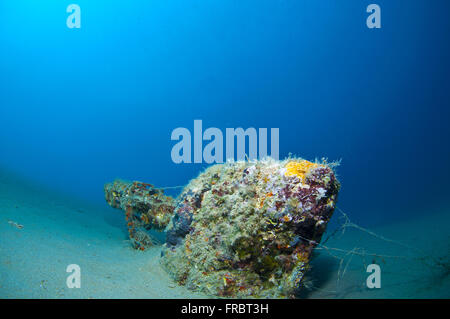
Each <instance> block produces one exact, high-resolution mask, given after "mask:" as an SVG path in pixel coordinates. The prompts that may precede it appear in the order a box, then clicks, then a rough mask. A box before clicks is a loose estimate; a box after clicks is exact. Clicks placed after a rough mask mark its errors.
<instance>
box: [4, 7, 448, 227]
mask: <svg viewBox="0 0 450 319" xmlns="http://www.w3.org/2000/svg"><path fill="white" fill-rule="evenodd" d="M372 2H376V3H378V4H379V5H380V6H381V10H382V28H381V29H379V30H370V29H368V28H367V27H366V17H367V16H368V13H366V7H367V5H368V4H370V3H372ZM70 3H71V2H67V1H23V0H2V1H0V167H2V168H6V169H8V170H11V171H14V172H17V173H19V174H22V175H24V176H26V177H29V178H31V179H32V180H34V181H37V182H39V183H42V184H44V185H47V186H50V187H52V188H53V189H55V190H59V191H63V192H67V193H69V194H73V195H74V196H77V197H80V198H84V199H88V200H91V201H94V202H98V203H99V204H103V184H104V183H106V182H109V181H112V180H113V179H114V178H116V177H121V178H125V179H130V180H134V179H137V180H142V181H146V182H151V183H154V184H155V185H157V186H175V185H183V184H186V183H187V182H188V180H189V179H191V178H193V177H195V176H196V175H197V174H198V173H199V171H200V170H201V169H202V168H204V167H205V166H206V165H205V164H180V165H177V164H174V163H173V162H172V160H171V157H170V151H171V148H172V147H173V145H174V144H175V142H173V141H171V140H170V134H171V132H172V130H173V129H175V128H176V127H186V128H188V129H191V130H193V120H194V119H201V120H203V126H204V128H207V127H218V128H221V129H223V130H225V128H227V127H244V128H247V127H255V128H260V127H267V128H271V127H278V128H280V157H281V158H284V157H285V156H287V155H288V154H289V153H293V154H296V155H298V156H301V157H304V158H306V159H309V160H313V159H314V158H315V157H319V158H320V157H328V158H329V159H330V160H337V159H342V165H341V167H340V168H339V170H338V173H339V176H340V180H341V182H342V191H341V196H340V200H339V206H340V207H341V208H342V209H344V210H345V211H347V212H348V213H349V214H350V215H351V216H352V218H353V220H355V221H357V222H363V223H364V224H366V225H368V224H376V223H384V222H390V221H394V220H398V219H403V218H410V217H412V216H414V215H417V214H421V215H423V214H426V213H428V212H430V211H433V210H436V209H441V208H442V209H443V208H444V207H448V206H447V205H448V201H449V196H448V194H449V191H450V186H449V180H450V165H449V163H450V149H449V145H450V143H449V142H450V127H449V125H448V121H449V118H450V116H449V115H450V114H449V113H450V111H449V97H450V85H449V70H450V67H449V58H448V57H449V56H450V47H449V30H450V20H449V19H448V14H449V12H450V11H449V10H450V2H448V1H437V0H432V1H425V0H421V1H416V0H409V1H397V0H396V1H392V0H390V1H380V0H376V1H361V0H348V1H336V0H335V1H329V0H320V1H293V0H284V1H282V0H270V1H269V0H258V1H255V0H253V1H249V0H239V1H238V0H231V1H204V0H196V1H186V0H177V1H175V0H164V1H162V0H158V1H155V0H152V1H95V2H94V1H83V0H79V1H76V2H75V3H77V4H79V5H80V7H81V17H82V22H81V24H82V27H81V29H79V30H76V29H68V28H67V26H66V18H67V16H68V13H66V7H67V6H68V5H69V4H70ZM105 205H106V204H105Z"/></svg>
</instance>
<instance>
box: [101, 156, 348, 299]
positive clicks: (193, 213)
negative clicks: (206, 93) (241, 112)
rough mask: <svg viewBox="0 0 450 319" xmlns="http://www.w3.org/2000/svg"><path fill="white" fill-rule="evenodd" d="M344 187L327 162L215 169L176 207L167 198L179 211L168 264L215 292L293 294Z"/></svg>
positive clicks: (169, 231)
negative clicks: (339, 192) (340, 189)
mask: <svg viewBox="0 0 450 319" xmlns="http://www.w3.org/2000/svg"><path fill="white" fill-rule="evenodd" d="M339 187H340V185H339V182H338V181H337V179H336V176H335V174H334V171H333V165H330V164H328V163H326V162H321V163H319V162H317V163H312V162H308V161H305V160H302V159H297V158H289V159H287V160H284V161H276V160H272V159H265V160H260V161H253V162H230V163H226V164H219V165H214V166H211V167H209V168H208V169H207V170H206V171H204V172H203V173H201V174H200V175H199V176H198V177H197V178H195V179H193V180H192V181H191V182H190V183H189V184H188V185H187V186H186V187H185V188H184V190H183V192H182V193H181V194H180V196H179V197H178V198H177V199H176V200H175V204H173V202H172V200H171V199H170V198H167V200H168V202H169V203H170V205H167V207H172V208H173V213H172V215H171V216H172V217H171V221H170V223H169V224H168V226H167V228H166V235H167V240H166V243H165V244H164V247H163V254H162V255H163V258H162V263H163V265H164V266H165V268H166V270H167V271H168V272H169V273H170V274H171V275H172V276H173V278H174V279H175V280H176V281H177V282H178V283H179V284H182V285H186V286H187V287H188V288H191V289H196V290H201V291H203V292H205V293H207V294H210V295H216V296H222V297H271V298H286V297H293V296H295V294H296V292H297V289H298V288H300V287H301V283H302V279H303V277H304V275H305V272H306V271H307V270H308V263H309V260H310V257H311V253H312V251H313V249H314V247H315V246H316V245H317V244H318V243H319V242H320V240H321V237H322V234H323V233H324V231H325V229H326V226H327V223H328V221H329V220H330V218H331V215H332V213H333V210H334V208H335V204H336V199H337V194H338V191H339ZM152 191H156V189H154V188H152ZM108 202H109V203H110V204H111V203H112V206H113V207H114V201H111V200H109V201H108ZM130 205H131V206H133V207H136V205H133V204H132V203H130V202H129V201H128V202H126V204H125V205H124V204H121V205H119V206H120V207H121V208H122V209H124V207H125V208H126V207H129V206H130ZM116 207H117V205H116ZM152 207H153V206H152ZM125 210H126V209H125ZM133 211H134V210H133ZM168 215H169V214H168V213H167V212H166V213H165V215H164V216H168ZM149 222H150V226H151V225H153V223H155V222H156V221H155V219H154V218H153V219H152V220H149Z"/></svg>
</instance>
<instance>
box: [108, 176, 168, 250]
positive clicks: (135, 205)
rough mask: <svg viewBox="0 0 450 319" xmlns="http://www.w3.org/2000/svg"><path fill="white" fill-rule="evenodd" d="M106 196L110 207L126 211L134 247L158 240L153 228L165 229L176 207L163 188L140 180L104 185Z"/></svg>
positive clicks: (142, 247)
mask: <svg viewBox="0 0 450 319" xmlns="http://www.w3.org/2000/svg"><path fill="white" fill-rule="evenodd" d="M105 199H106V201H107V202H108V204H109V205H110V206H111V207H114V208H119V209H122V210H123V211H125V219H126V221H127V227H128V233H129V236H130V240H131V241H132V243H133V246H134V248H136V249H140V250H145V249H146V248H147V247H149V246H152V245H153V244H154V243H155V239H154V238H153V237H152V236H151V235H150V234H149V230H150V229H156V230H159V231H162V230H164V228H165V227H166V226H167V224H168V223H169V221H170V218H171V216H172V213H173V210H174V201H173V198H172V197H170V196H165V195H164V194H163V191H162V190H161V189H157V188H155V187H154V186H153V185H151V184H147V183H141V182H125V181H122V180H116V181H114V183H109V184H106V185H105Z"/></svg>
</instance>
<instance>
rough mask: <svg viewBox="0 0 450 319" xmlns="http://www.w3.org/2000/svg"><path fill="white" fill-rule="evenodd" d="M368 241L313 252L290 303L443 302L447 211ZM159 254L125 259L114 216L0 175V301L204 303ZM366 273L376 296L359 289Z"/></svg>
mask: <svg viewBox="0 0 450 319" xmlns="http://www.w3.org/2000/svg"><path fill="white" fill-rule="evenodd" d="M335 214H336V216H338V215H339V212H336V213H335ZM350 217H351V216H350ZM333 218H335V217H333ZM20 226H23V227H22V228H21V227H20ZM371 231H373V232H375V233H376V234H377V235H378V236H382V237H383V238H380V237H376V236H373V235H371V234H369V233H367V232H364V231H361V230H359V229H356V228H354V227H347V228H345V232H344V233H343V234H342V232H338V233H337V235H336V236H333V237H331V238H330V239H329V240H328V241H327V242H326V243H325V246H326V248H324V247H322V248H321V249H316V254H315V255H316V256H315V258H314V259H313V260H312V262H311V265H312V268H311V271H310V272H309V273H308V276H307V279H306V285H307V286H308V287H310V289H304V290H302V292H301V294H300V297H302V298H449V297H450V269H449V265H450V256H449V255H450V237H449V236H450V210H441V211H440V212H426V213H424V214H423V217H422V218H418V219H413V220H408V221H405V222H401V223H396V224H390V225H385V226H383V227H378V228H376V229H371ZM324 238H326V235H325V236H324ZM385 239H388V240H385ZM391 239H392V240H394V241H395V242H391V241H389V240H391ZM397 241H398V243H397ZM399 243H400V244H399ZM410 247H412V248H410ZM160 253H161V248H160V247H159V246H155V247H152V248H150V249H148V250H146V251H143V252H142V251H136V250H134V249H132V248H131V246H130V243H129V241H128V240H127V232H126V228H125V221H124V216H123V214H122V213H121V212H120V211H118V210H113V209H111V208H109V207H107V205H106V203H105V207H101V206H93V205H91V204H86V203H83V202H77V201H76V200H74V199H71V198H67V197H65V196H62V195H58V194H53V193H51V192H49V191H46V190H42V189H39V187H36V186H33V185H31V184H29V183H27V182H26V181H24V180H22V179H20V178H16V177H15V176H13V175H11V174H9V173H4V172H1V171H0V298H209V297H208V296H206V295H204V294H201V293H198V292H193V291H190V290H188V289H186V288H185V287H181V286H178V285H177V284H176V283H175V282H173V281H172V280H171V278H170V277H169V275H168V274H167V273H166V272H165V271H164V269H163V268H162V267H161V265H160ZM371 254H376V255H378V256H372V255H371ZM372 263H376V264H379V265H380V268H381V288H380V289H376V288H375V289H369V288H367V285H366V278H367V277H368V276H369V275H370V274H369V273H367V272H366V267H367V265H368V264H372ZM70 264H77V265H79V266H80V269H81V288H79V289H78V288H72V289H70V288H68V287H67V285H66V279H67V277H68V276H69V275H70V274H69V273H67V272H66V267H67V266H68V265H70Z"/></svg>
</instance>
